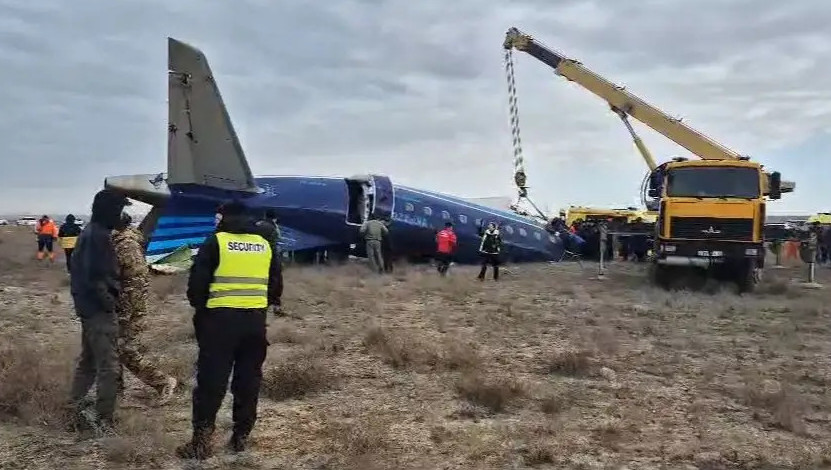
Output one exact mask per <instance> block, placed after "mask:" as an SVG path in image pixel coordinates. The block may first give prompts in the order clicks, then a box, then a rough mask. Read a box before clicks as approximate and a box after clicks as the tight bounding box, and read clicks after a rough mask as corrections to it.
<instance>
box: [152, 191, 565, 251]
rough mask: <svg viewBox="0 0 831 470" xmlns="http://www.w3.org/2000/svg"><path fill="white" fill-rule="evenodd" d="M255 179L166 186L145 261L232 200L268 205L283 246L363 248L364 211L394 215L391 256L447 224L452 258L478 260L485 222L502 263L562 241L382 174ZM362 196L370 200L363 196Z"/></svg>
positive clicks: (429, 244) (196, 241) (418, 245)
mask: <svg viewBox="0 0 831 470" xmlns="http://www.w3.org/2000/svg"><path fill="white" fill-rule="evenodd" d="M256 182H257V185H258V186H259V187H260V189H261V192H260V193H258V194H252V193H238V192H230V191H223V190H218V189H215V188H210V187H206V186H200V185H174V186H172V187H171V188H170V192H171V197H170V200H169V201H168V203H167V204H166V206H165V208H164V210H163V211H162V216H161V217H160V218H159V220H158V223H157V226H156V228H155V230H154V231H153V232H152V235H151V237H150V240H149V244H148V247H147V255H148V258H149V259H150V260H153V259H156V258H158V257H160V256H163V255H164V254H166V253H169V252H171V251H173V250H174V249H176V248H177V247H179V246H182V245H184V244H187V245H189V246H190V247H191V248H196V247H198V246H199V245H200V244H201V242H202V240H203V239H204V237H205V236H206V235H208V234H209V233H211V232H212V231H213V221H214V213H215V211H216V208H217V206H218V205H219V204H220V203H221V202H223V201H226V200H228V199H232V198H233V199H240V200H243V201H244V202H245V204H246V205H247V206H248V207H250V208H251V210H252V213H262V212H264V211H265V210H266V209H273V210H274V211H275V212H276V213H277V215H278V216H279V219H280V229H281V232H282V239H283V246H282V248H283V250H284V251H301V250H313V249H343V248H346V249H348V248H349V246H350V245H356V248H357V250H356V251H357V252H358V253H361V252H362V247H361V241H360V236H359V232H358V228H359V227H360V223H361V222H362V221H363V220H365V219H366V218H367V217H368V216H375V217H379V218H382V219H385V218H389V219H391V220H392V224H391V226H390V241H391V244H392V252H393V254H394V255H395V256H408V257H420V256H430V255H432V254H433V253H434V252H435V245H436V243H435V234H436V231H438V230H440V229H442V228H443V227H444V224H445V222H448V221H449V222H452V223H453V227H454V230H455V232H456V235H457V237H458V240H459V245H458V251H457V253H456V256H455V259H456V261H458V262H461V263H475V262H478V260H479V259H480V258H479V254H478V250H479V240H480V236H479V227H480V226H482V224H487V223H488V222H496V223H497V224H498V225H499V226H500V230H501V233H502V238H503V243H504V248H503V255H504V258H505V259H506V260H509V261H514V262H530V261H550V260H556V259H559V256H560V253H561V245H560V244H558V243H557V240H556V238H555V237H553V236H551V235H550V234H549V233H548V232H547V231H546V230H545V228H544V225H543V224H542V223H541V222H538V221H535V220H533V219H530V218H525V217H522V216H520V215H517V214H514V213H513V212H510V211H506V210H499V209H494V208H490V207H486V206H481V205H478V204H475V203H472V202H468V201H465V200H463V199H460V198H456V197H453V196H448V195H444V194H439V193H435V192H430V191H424V190H420V189H414V188H409V187H406V186H401V185H394V184H393V183H392V182H390V180H389V178H387V177H384V176H380V175H370V176H367V177H363V179H356V178H339V177H310V176H274V177H261V178H257V179H256ZM367 182H368V183H369V184H367ZM365 188H370V189H368V190H367V189H365ZM366 194H370V197H369V198H366V197H365V198H364V199H361V197H362V196H366Z"/></svg>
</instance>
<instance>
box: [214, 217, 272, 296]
mask: <svg viewBox="0 0 831 470" xmlns="http://www.w3.org/2000/svg"><path fill="white" fill-rule="evenodd" d="M216 239H217V242H218V243H219V264H218V265H217V267H216V270H214V280H213V282H212V283H211V285H210V287H209V288H208V290H209V295H208V304H207V307H208V308H219V307H226V308H266V307H268V297H267V292H268V274H269V268H270V266H271V247H270V246H269V244H268V242H267V241H266V239H265V238H263V237H261V236H259V235H254V234H239V233H227V232H217V233H216Z"/></svg>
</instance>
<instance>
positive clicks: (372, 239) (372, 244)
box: [360, 217, 389, 274]
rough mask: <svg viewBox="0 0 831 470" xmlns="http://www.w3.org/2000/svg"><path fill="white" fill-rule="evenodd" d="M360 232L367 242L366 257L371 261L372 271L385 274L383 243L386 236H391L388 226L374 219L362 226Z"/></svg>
mask: <svg viewBox="0 0 831 470" xmlns="http://www.w3.org/2000/svg"><path fill="white" fill-rule="evenodd" d="M360 232H361V235H362V236H363V237H364V241H365V242H366V257H367V258H368V259H369V267H370V269H372V271H373V272H376V273H378V274H382V273H383V272H384V255H383V253H382V246H381V242H382V241H383V240H384V237H385V236H388V235H389V230H388V229H387V226H386V225H384V223H383V222H381V221H380V220H378V219H377V218H375V217H372V218H370V219H369V220H367V221H366V222H364V223H363V225H361V229H360Z"/></svg>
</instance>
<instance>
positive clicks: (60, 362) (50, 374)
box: [0, 337, 72, 428]
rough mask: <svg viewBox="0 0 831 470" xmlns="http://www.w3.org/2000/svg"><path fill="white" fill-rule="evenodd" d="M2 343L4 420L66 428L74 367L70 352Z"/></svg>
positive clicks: (0, 388)
mask: <svg viewBox="0 0 831 470" xmlns="http://www.w3.org/2000/svg"><path fill="white" fill-rule="evenodd" d="M61 346H65V345H53V346H52V347H51V348H47V347H45V346H41V345H38V344H26V343H20V342H17V341H15V339H14V338H11V337H5V338H2V339H0V419H2V420H4V421H11V422H19V423H23V424H27V425H44V426H47V427H53V428H59V427H62V426H63V425H64V424H65V420H64V418H65V411H66V403H67V401H68V398H69V386H70V381H71V378H72V365H71V363H67V362H66V361H65V358H66V355H67V354H72V352H70V351H71V350H70V349H69V348H66V347H64V348H63V350H62V348H61Z"/></svg>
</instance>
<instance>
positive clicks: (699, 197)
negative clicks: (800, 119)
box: [649, 158, 779, 290]
mask: <svg viewBox="0 0 831 470" xmlns="http://www.w3.org/2000/svg"><path fill="white" fill-rule="evenodd" d="M778 191H779V176H778V173H774V174H773V175H771V176H770V177H769V176H768V174H767V173H765V172H764V171H763V169H762V165H760V164H759V163H757V162H752V161H750V160H746V159H742V160H692V161H690V160H687V159H683V158H676V159H673V160H672V161H669V162H666V163H664V164H662V165H660V166H659V167H658V168H656V169H655V171H653V172H652V174H651V175H650V182H649V195H650V196H651V197H657V198H658V201H659V210H658V223H657V224H656V228H655V230H656V236H655V246H654V253H655V260H654V261H655V263H656V264H657V266H656V273H655V274H656V276H658V277H663V278H665V279H666V278H669V277H671V273H670V271H671V270H672V268H673V267H680V266H685V267H698V268H702V269H708V270H716V271H719V272H721V273H724V274H726V275H727V276H729V277H731V278H734V279H737V280H738V282H739V286H740V288H742V289H743V290H750V289H752V288H753V286H755V284H756V283H757V282H758V280H759V278H760V270H761V268H762V267H763V266H764V259H765V251H764V222H765V206H766V196H769V197H771V198H776V197H778ZM658 281H659V283H661V279H658Z"/></svg>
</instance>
